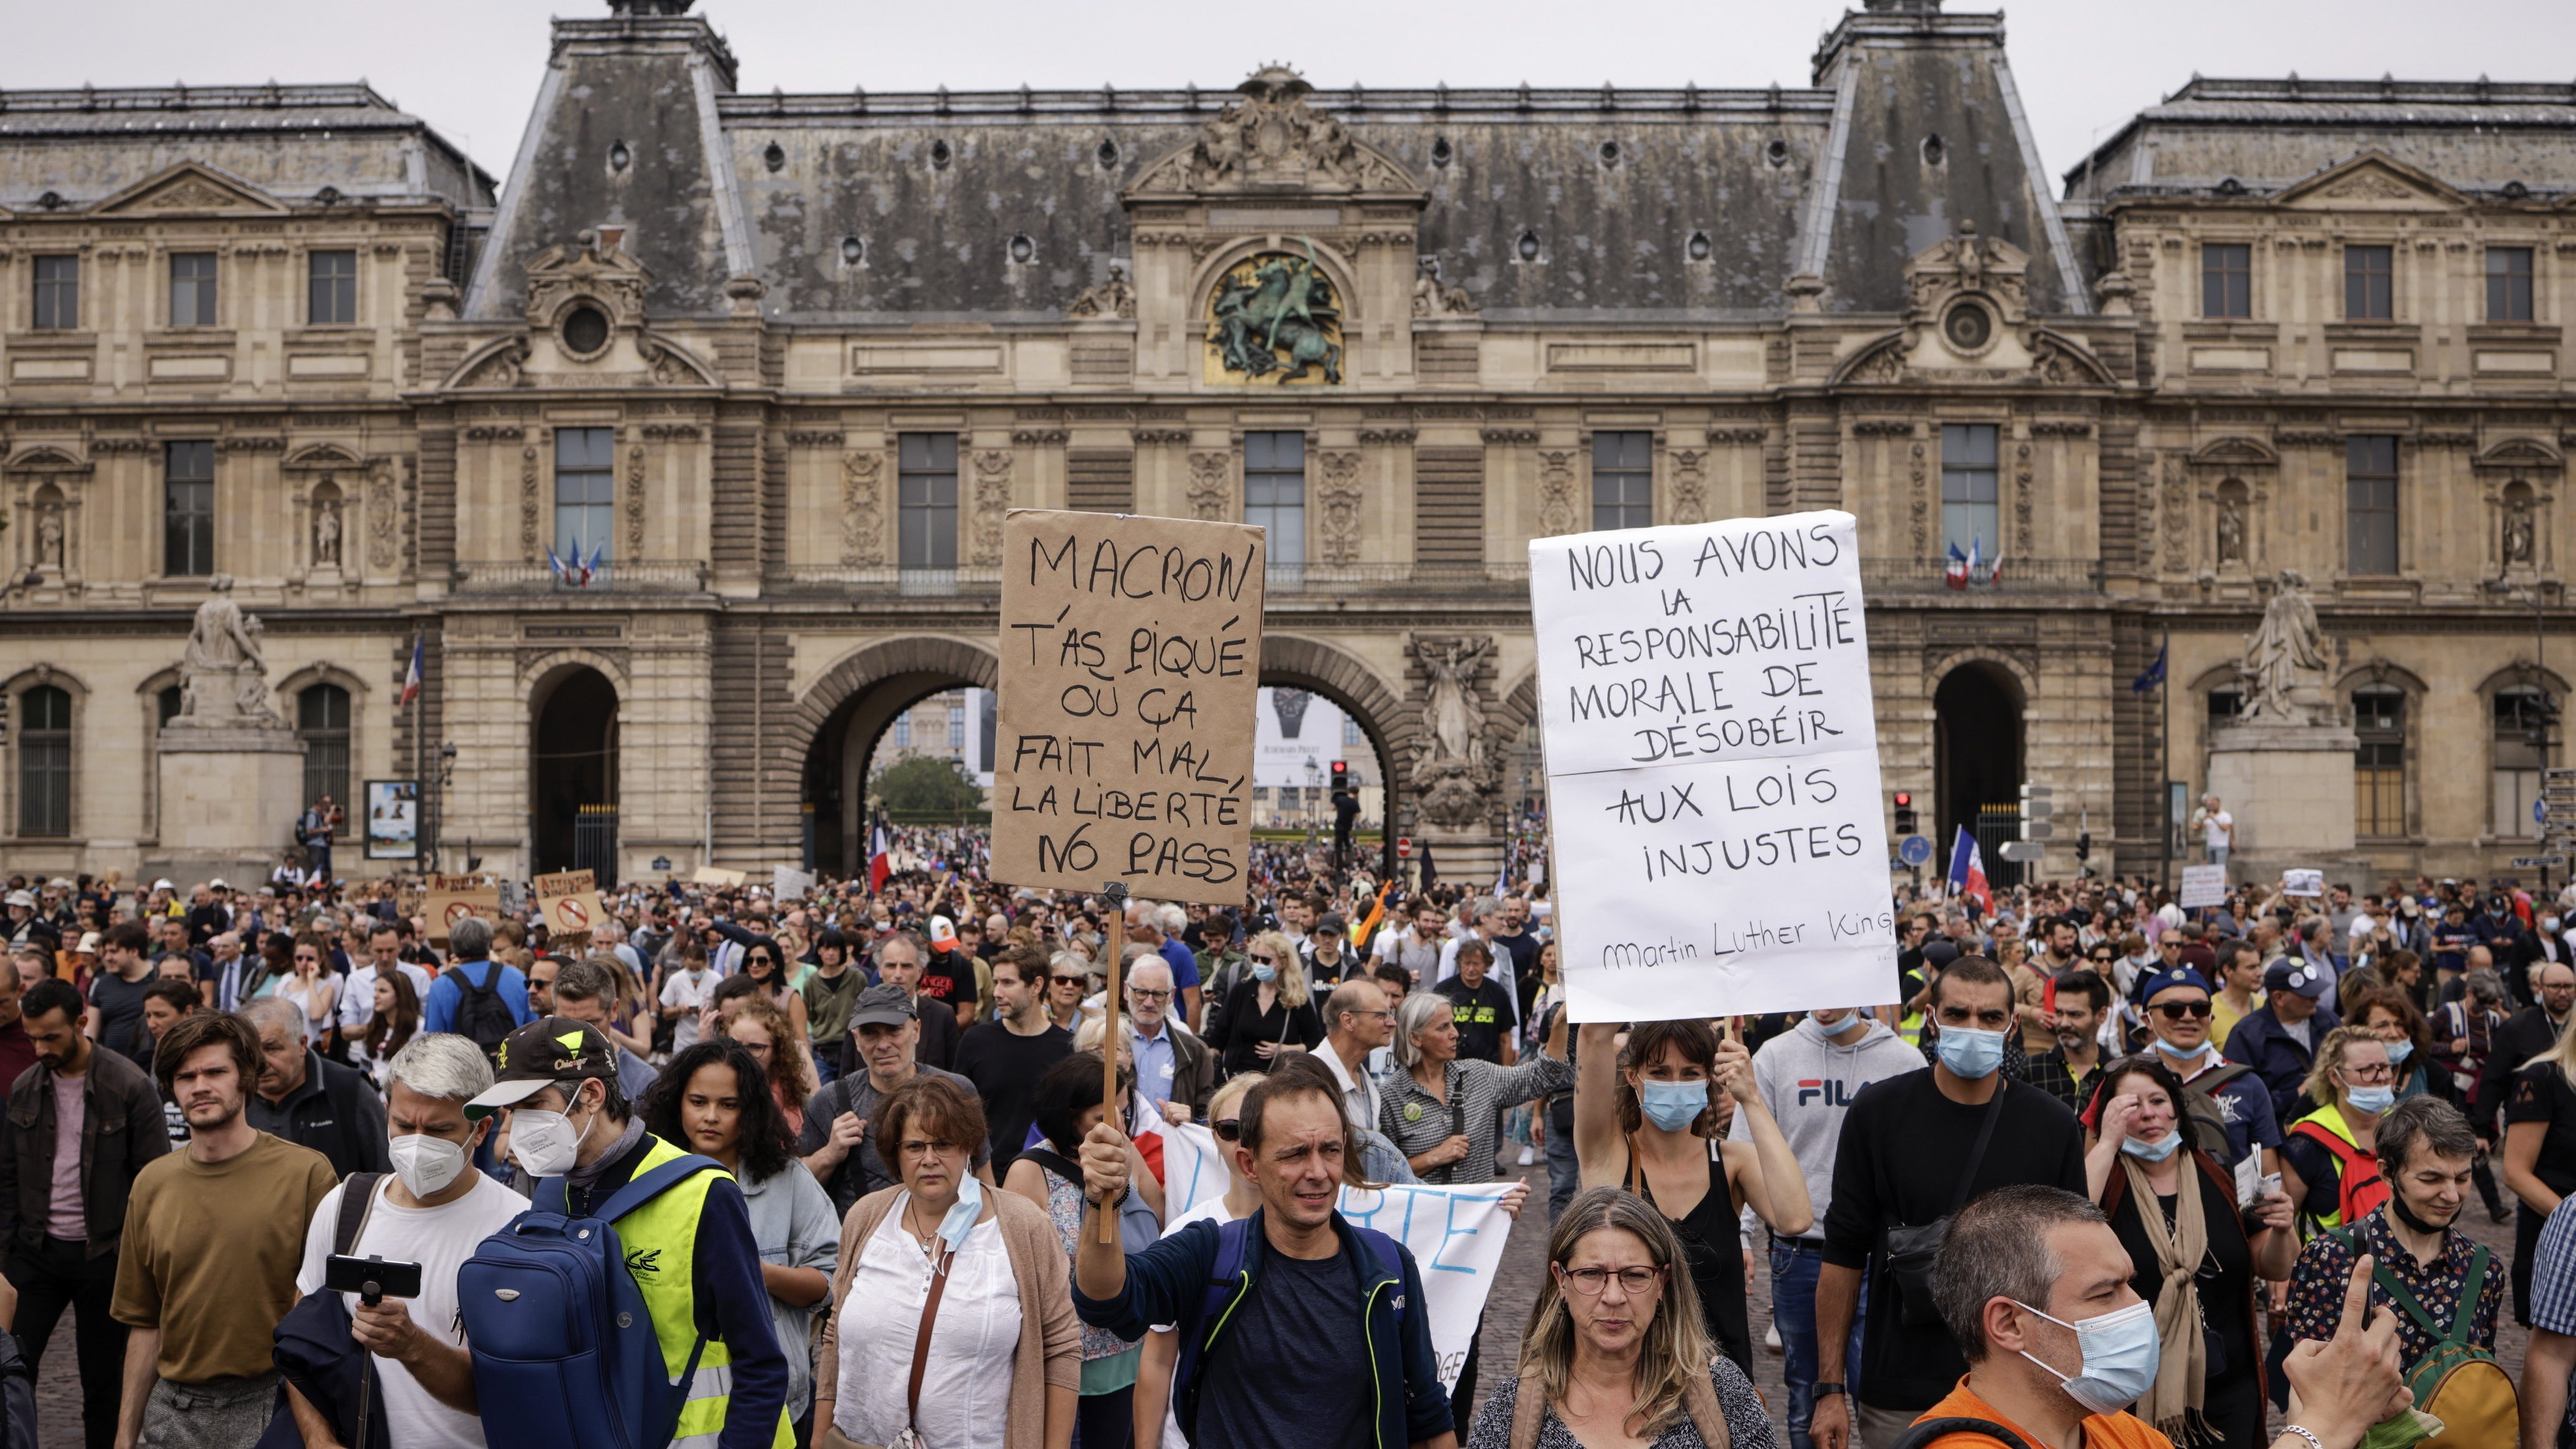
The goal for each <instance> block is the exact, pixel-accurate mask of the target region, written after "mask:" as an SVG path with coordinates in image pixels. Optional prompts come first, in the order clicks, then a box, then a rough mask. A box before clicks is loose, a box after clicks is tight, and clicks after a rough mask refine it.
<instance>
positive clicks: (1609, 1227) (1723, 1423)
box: [1466, 1187, 1779, 1449]
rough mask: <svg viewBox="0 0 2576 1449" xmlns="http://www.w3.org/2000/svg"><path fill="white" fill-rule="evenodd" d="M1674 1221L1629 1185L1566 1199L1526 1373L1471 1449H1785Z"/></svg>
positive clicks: (1524, 1349)
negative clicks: (1724, 1343) (1718, 1334)
mask: <svg viewBox="0 0 2576 1449" xmlns="http://www.w3.org/2000/svg"><path fill="white" fill-rule="evenodd" d="M1683 1256H1684V1254H1683V1249H1682V1244H1681V1241H1680V1239H1679V1238H1677V1237H1676V1236H1675V1235H1674V1233H1673V1229H1672V1226H1671V1225H1670V1224H1669V1223H1667V1222H1665V1221H1664V1217H1663V1215H1662V1214H1661V1213H1658V1212H1657V1211H1655V1209H1654V1208H1653V1207H1652V1206H1650V1205H1648V1204H1646V1203H1644V1202H1642V1201H1640V1200H1638V1199H1637V1198H1635V1197H1633V1196H1631V1195H1630V1194H1627V1193H1624V1192H1621V1191H1619V1190H1618V1189H1616V1188H1609V1187H1595V1188H1590V1189H1587V1190H1586V1191H1584V1192H1583V1193H1582V1194H1581V1195H1579V1196H1577V1197H1576V1198H1575V1199H1574V1201H1572V1202H1571V1203H1568V1204H1566V1208H1565V1212H1564V1215H1563V1216H1561V1217H1559V1218H1558V1219H1557V1220H1556V1227H1555V1230H1554V1231H1552V1232H1551V1233H1549V1234H1548V1243H1547V1258H1548V1271H1547V1281H1546V1282H1545V1283H1544V1284H1542V1285H1540V1288H1539V1292H1538V1301H1537V1302H1536V1303H1534V1304H1533V1305H1531V1308H1530V1317H1529V1326H1528V1328H1527V1329H1526V1330H1524V1332H1523V1333H1522V1335H1521V1357H1520V1364H1519V1372H1518V1373H1517V1374H1516V1375H1515V1376H1514V1377H1513V1378H1511V1379H1510V1380H1507V1381H1505V1382H1503V1383H1499V1384H1496V1385H1495V1386H1494V1392H1493V1393H1492V1395H1491V1396H1489V1397H1488V1398H1487V1399H1486V1400H1485V1406H1484V1408H1483V1409H1482V1410H1481V1411H1479V1412H1478V1413H1477V1415H1476V1419H1475V1425H1474V1427H1473V1428H1471V1429H1469V1430H1468V1432H1467V1439H1466V1444H1467V1449H1511V1446H1515V1445H1525V1444H1526V1445H1535V1446H1537V1449H1597V1446H1603V1445H1620V1446H1646V1449H1703V1446H1706V1445H1710V1444H1726V1445H1729V1446H1731V1449H1777V1445H1778V1443H1779V1440H1778V1438H1777V1437H1776V1436H1775V1435H1774V1433H1773V1431H1772V1428H1771V1416H1770V1415H1769V1414H1768V1413H1766V1412H1765V1411H1764V1410H1763V1407H1762V1399H1761V1396H1760V1395H1759V1394H1757V1393H1755V1392H1754V1389H1753V1384H1752V1381H1751V1380H1749V1379H1747V1378H1746V1377H1745V1376H1744V1371H1743V1370H1742V1369H1741V1368H1738V1367H1737V1366H1736V1365H1735V1363H1734V1362H1733V1361H1732V1360H1730V1359H1728V1358H1727V1357H1726V1356H1725V1355H1723V1354H1720V1353H1718V1352H1717V1350H1716V1345H1715V1344H1714V1343H1712V1342H1711V1341H1710V1339H1709V1336H1708V1330H1707V1328H1706V1327H1705V1326H1704V1324H1703V1322H1702V1319H1701V1315H1700V1311H1699V1302H1698V1298H1697V1292H1696V1290H1695V1289H1694V1288H1693V1286H1692V1282H1691V1275H1690V1273H1689V1272H1688V1271H1687V1270H1686V1267H1685V1265H1684V1263H1683Z"/></svg>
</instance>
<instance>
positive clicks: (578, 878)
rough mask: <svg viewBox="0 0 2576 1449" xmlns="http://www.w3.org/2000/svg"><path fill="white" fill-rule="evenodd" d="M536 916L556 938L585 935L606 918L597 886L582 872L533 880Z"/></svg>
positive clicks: (539, 877)
mask: <svg viewBox="0 0 2576 1449" xmlns="http://www.w3.org/2000/svg"><path fill="white" fill-rule="evenodd" d="M537 915H538V916H539V918H541V919H542V920H544V921H545V923H546V929H547V930H548V931H550V932H552V933H554V934H555V935H557V936H586V935H588V934H590V933H591V932H592V931H594V930H596V929H598V927H599V923H600V922H601V921H604V920H606V919H608V907H607V906H605V905H603V904H602V903H601V902H600V899H599V885H598V882H597V881H596V880H594V879H593V878H592V876H591V873H590V872H589V871H586V870H567V871H562V872H559V873H557V874H555V875H541V876H538V877H537Z"/></svg>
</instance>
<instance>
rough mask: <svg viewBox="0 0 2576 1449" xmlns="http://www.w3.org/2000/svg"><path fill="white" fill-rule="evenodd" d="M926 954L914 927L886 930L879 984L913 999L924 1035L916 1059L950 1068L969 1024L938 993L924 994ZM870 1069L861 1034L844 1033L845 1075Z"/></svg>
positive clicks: (880, 945)
mask: <svg viewBox="0 0 2576 1449" xmlns="http://www.w3.org/2000/svg"><path fill="white" fill-rule="evenodd" d="M924 954H926V953H925V951H924V948H923V947H922V944H921V938H920V937H919V936H916V935H914V934H913V933H911V932H910V931H892V930H890V931H888V932H886V933H885V935H883V936H882V937H880V938H878V940H877V984H879V985H881V986H892V987H896V988H898V989H900V990H901V991H902V992H903V994H904V995H905V996H907V997H909V998H911V1000H912V1006H913V1012H914V1019H915V1020H916V1021H917V1022H918V1023H919V1024H920V1027H921V1032H920V1039H919V1040H918V1041H916V1042H914V1043H913V1054H912V1059H913V1060H914V1061H917V1062H919V1063H921V1064H922V1065H923V1066H925V1067H937V1068H939V1069H940V1070H941V1071H946V1070H947V1069H948V1064H949V1063H950V1062H952V1061H955V1060H956V1059H957V1038H958V1036H959V1035H960V1034H961V1033H962V1032H963V1031H964V1030H965V1028H963V1027H961V1026H959V1025H958V1024H957V1009H956V1008H955V1007H953V1006H950V1005H949V1004H948V1003H947V1002H945V1001H941V1000H939V999H937V998H936V997H930V996H924V995H922V994H921V970H922V966H921V962H922V957H923V955H924ZM855 1009H856V1008H853V1010H855ZM866 1070H868V1063H867V1052H866V1050H865V1049H864V1048H863V1047H862V1045H861V1043H860V1041H859V1039H858V1036H857V1034H856V1033H855V1032H852V1033H850V1034H848V1035H845V1036H843V1037H842V1038H841V1073H842V1075H844V1076H847V1075H849V1074H850V1073H852V1072H864V1071H866ZM889 1090H891V1088H889Z"/></svg>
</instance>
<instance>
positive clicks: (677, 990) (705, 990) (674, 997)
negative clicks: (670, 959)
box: [662, 971, 721, 1051]
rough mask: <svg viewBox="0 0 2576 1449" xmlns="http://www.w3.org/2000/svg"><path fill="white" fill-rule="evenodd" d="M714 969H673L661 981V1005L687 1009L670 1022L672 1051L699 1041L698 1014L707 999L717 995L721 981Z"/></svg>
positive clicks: (682, 1048)
mask: <svg viewBox="0 0 2576 1449" xmlns="http://www.w3.org/2000/svg"><path fill="white" fill-rule="evenodd" d="M720 979H721V978H719V977H718V976H717V975H716V973H714V972H713V971H697V972H690V971H674V972H672V973H671V975H670V979H668V980H666V981H664V982H663V983H662V1004H663V1005H664V1006H681V1007H686V1008H688V1009H687V1010H685V1011H683V1012H681V1013H680V1017H679V1020H677V1021H675V1022H673V1023H672V1024H671V1050H673V1051H681V1050H685V1049H686V1048H689V1047H693V1046H696V1045H697V1044H698V1013H699V1012H701V1011H704V1010H706V1009H707V998H708V997H710V996H713V995H715V994H716V983H717V982H718V981H719V980H720Z"/></svg>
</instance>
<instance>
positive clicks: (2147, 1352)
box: [2013, 1298, 2163, 1414]
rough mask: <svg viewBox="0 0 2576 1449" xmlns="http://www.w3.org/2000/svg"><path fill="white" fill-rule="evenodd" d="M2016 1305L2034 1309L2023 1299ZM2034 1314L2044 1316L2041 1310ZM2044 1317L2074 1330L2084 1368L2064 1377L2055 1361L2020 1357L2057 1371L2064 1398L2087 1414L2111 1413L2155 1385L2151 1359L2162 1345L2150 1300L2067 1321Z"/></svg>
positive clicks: (2158, 1352)
mask: <svg viewBox="0 0 2576 1449" xmlns="http://www.w3.org/2000/svg"><path fill="white" fill-rule="evenodd" d="M2013 1301H2014V1302H2016V1303H2019V1302H2020V1301H2021V1300H2019V1299H2015V1300H2013ZM2021 1306H2022V1307H2024V1308H2030V1311H2031V1312H2033V1313H2039V1310H2038V1309H2036V1308H2031V1307H2030V1305H2029V1304H2027V1303H2022V1304H2021ZM2039 1316H2040V1317H2042V1318H2048V1315H2047V1314H2045V1313H2039ZM2048 1321H2049V1322H2051V1323H2054V1324H2056V1325H2057V1326H2058V1327H2060V1328H2071V1329H2074V1330H2075V1344H2076V1347H2077V1349H2078V1350H2079V1351H2081V1353H2082V1354H2083V1356H2084V1366H2083V1367H2082V1368H2081V1369H2079V1370H2078V1371H2077V1372H2076V1373H2075V1374H2074V1375H2073V1376H2072V1377H2069V1376H2067V1375H2065V1374H2064V1373H2063V1372H2062V1371H2061V1370H2060V1369H2059V1368H2058V1367H2057V1366H2056V1365H2055V1364H2051V1363H2044V1362H2041V1360H2039V1359H2037V1358H2035V1357H2033V1356H2032V1355H2031V1354H2030V1353H2029V1352H2027V1351H2024V1352H2023V1354H2022V1357H2023V1358H2027V1359H2030V1361H2031V1362H2032V1363H2035V1364H2039V1366H2040V1367H2041V1368H2044V1369H2046V1370H2048V1371H2049V1372H2050V1373H2053V1374H2057V1375H2058V1376H2059V1377H2058V1383H2059V1384H2060V1385H2061V1386H2062V1387H2064V1388H2065V1390H2066V1396H2067V1397H2068V1398H2071V1399H2073V1400H2074V1401H2075V1402H2077V1403H2079V1404H2081V1405H2083V1406H2084V1408H2085V1411H2086V1412H2088V1413H2094V1414H2116V1413H2118V1412H2120V1411H2121V1410H2122V1409H2124V1408H2126V1407H2128V1406H2129V1405H2131V1404H2134V1403H2136V1402H2137V1401H2138V1400H2140V1399H2142V1398H2144V1397H2146V1393H2147V1390H2149V1389H2151V1388H2154V1387H2155V1385H2156V1360H2157V1358H2158V1357H2159V1356H2160V1355H2161V1354H2162V1352H2163V1349H2162V1347H2161V1345H2159V1343H2158V1342H2157V1339H2156V1309H2155V1305H2154V1304H2152V1303H2149V1302H2147V1301H2146V1300H2145V1299H2143V1298H2142V1299H2140V1300H2138V1301H2137V1302H2135V1303H2132V1304H2130V1305H2129V1306H2128V1307H2126V1308H2115V1309H2113V1310H2112V1311H2110V1312H2108V1313H2105V1314H2102V1315H2101V1316H2100V1317H2097V1318H2088V1319H2085V1320H2084V1321H2083V1322H2081V1323H2068V1322H2067V1321H2066V1320H2065V1319H2062V1318H2048Z"/></svg>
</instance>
